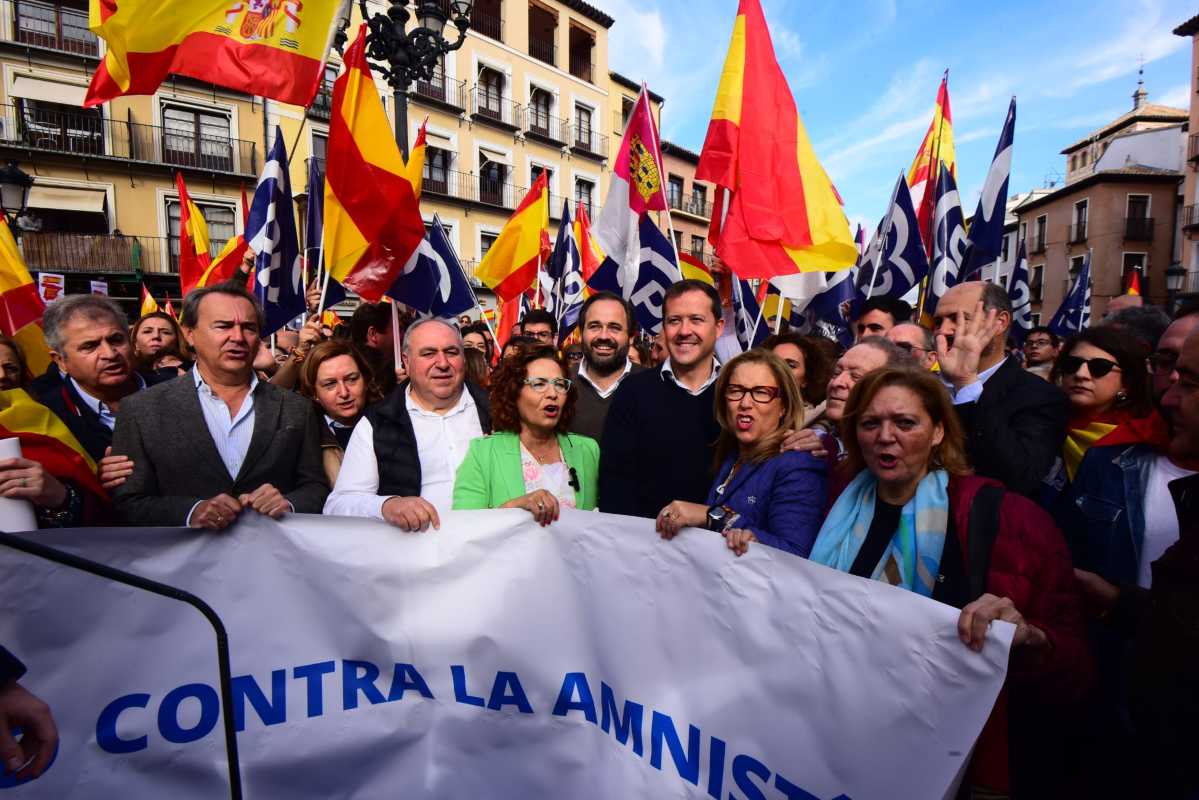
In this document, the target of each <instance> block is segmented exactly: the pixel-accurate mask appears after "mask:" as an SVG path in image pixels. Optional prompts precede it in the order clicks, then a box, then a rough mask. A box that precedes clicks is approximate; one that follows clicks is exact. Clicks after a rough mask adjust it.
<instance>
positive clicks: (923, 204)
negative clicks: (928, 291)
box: [908, 70, 958, 256]
mask: <svg viewBox="0 0 1199 800" xmlns="http://www.w3.org/2000/svg"><path fill="white" fill-rule="evenodd" d="M942 162H944V164H945V166H946V167H948V168H949V173H950V174H951V175H953V177H954V180H955V181H956V180H957V176H958V165H957V160H956V158H955V156H954V152H953V112H952V111H951V110H950V108H949V70H946V71H945V75H944V76H943V77H942V78H941V88H940V89H938V90H937V104H936V106H934V107H933V119H932V122H930V123H929V124H928V132H927V133H925V134H924V140H923V141H922V142H920V149H919V150H917V151H916V158H915V159H914V160H913V161H912V168H911V169H910V170H908V188H909V189H910V190H911V192H912V207H913V208H914V209H916V221H917V222H918V223H919V225H920V235H921V236H922V237H923V238H924V245H925V249H926V250H927V251H928V254H929V255H930V256H931V255H932V252H933V239H932V233H933V228H932V226H933V211H934V210H935V208H934V207H935V205H936V203H937V191H936V189H937V181H938V179H939V178H940V175H941V168H940V165H941V163H942Z"/></svg>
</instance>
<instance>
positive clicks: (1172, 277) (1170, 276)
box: [1166, 264, 1187, 311]
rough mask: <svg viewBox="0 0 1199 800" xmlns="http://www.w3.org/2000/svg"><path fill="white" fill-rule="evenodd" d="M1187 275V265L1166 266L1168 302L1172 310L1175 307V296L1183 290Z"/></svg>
mask: <svg viewBox="0 0 1199 800" xmlns="http://www.w3.org/2000/svg"><path fill="white" fill-rule="evenodd" d="M1186 276H1187V271H1186V267H1184V266H1182V265H1181V264H1171V265H1170V266H1168V267H1166V304H1167V306H1168V307H1169V309H1170V310H1171V311H1172V310H1173V309H1174V298H1175V297H1177V296H1178V293H1179V292H1181V291H1182V285H1183V283H1184V282H1185V281H1186Z"/></svg>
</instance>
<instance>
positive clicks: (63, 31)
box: [16, 0, 100, 56]
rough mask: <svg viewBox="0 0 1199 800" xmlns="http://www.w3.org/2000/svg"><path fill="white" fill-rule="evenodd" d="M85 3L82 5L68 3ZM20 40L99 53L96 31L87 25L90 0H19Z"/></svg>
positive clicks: (89, 53) (17, 16)
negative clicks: (50, 0)
mask: <svg viewBox="0 0 1199 800" xmlns="http://www.w3.org/2000/svg"><path fill="white" fill-rule="evenodd" d="M75 5H82V8H69V7H68V6H75ZM16 12H17V14H16V28H17V41H19V42H21V43H22V44H31V45H34V46H35V47H48V48H50V49H52V50H63V51H65V52H68V53H77V54H79V55H85V56H96V55H99V53H100V49H99V45H98V43H97V40H96V35H95V34H94V33H92V32H91V31H90V30H88V27H87V3H76V2H62V1H61V0H60V1H59V2H54V3H50V2H44V0H17V4H16Z"/></svg>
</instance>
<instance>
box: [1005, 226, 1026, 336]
mask: <svg viewBox="0 0 1199 800" xmlns="http://www.w3.org/2000/svg"><path fill="white" fill-rule="evenodd" d="M1007 296H1008V300H1010V301H1011V303H1012V327H1011V329H1010V330H1009V334H1010V335H1011V337H1012V338H1013V339H1014V340H1015V341H1016V344H1018V345H1020V346H1021V347H1023V346H1024V337H1025V336H1028V332H1029V331H1030V330H1032V288H1031V287H1030V286H1029V277H1028V256H1027V254H1026V253H1025V251H1024V242H1020V249H1019V251H1017V253H1016V266H1015V267H1013V268H1012V274H1011V275H1009V276H1008V282H1007Z"/></svg>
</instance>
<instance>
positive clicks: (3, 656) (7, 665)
mask: <svg viewBox="0 0 1199 800" xmlns="http://www.w3.org/2000/svg"><path fill="white" fill-rule="evenodd" d="M24 674H25V665H24V664H22V663H21V661H20V660H19V659H18V658H17V657H16V656H14V655H13V654H12V653H10V652H8V651H7V650H5V649H4V648H3V647H0V687H2V686H5V685H7V684H8V682H9V681H15V680H17V679H18V678H20V677H21V676H22V675H24Z"/></svg>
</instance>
